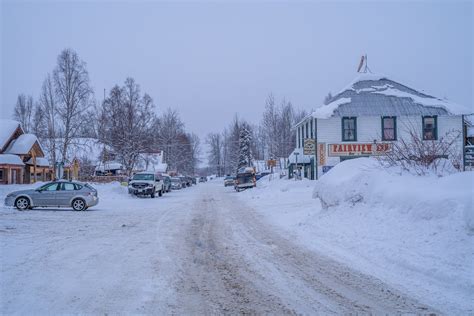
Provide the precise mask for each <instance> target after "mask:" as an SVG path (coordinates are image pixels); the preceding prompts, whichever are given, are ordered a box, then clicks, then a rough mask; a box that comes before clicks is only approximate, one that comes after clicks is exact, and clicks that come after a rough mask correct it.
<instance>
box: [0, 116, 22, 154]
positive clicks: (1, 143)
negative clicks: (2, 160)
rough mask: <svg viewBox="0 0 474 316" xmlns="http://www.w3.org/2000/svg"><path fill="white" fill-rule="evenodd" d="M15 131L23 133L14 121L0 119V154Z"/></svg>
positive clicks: (18, 124)
mask: <svg viewBox="0 0 474 316" xmlns="http://www.w3.org/2000/svg"><path fill="white" fill-rule="evenodd" d="M17 129H20V131H21V133H23V129H22V128H21V126H20V123H19V122H17V121H14V120H8V119H0V152H1V151H2V150H4V149H5V147H7V145H8V141H9V140H10V139H11V138H12V136H13V134H14V133H15V131H16V130H17Z"/></svg>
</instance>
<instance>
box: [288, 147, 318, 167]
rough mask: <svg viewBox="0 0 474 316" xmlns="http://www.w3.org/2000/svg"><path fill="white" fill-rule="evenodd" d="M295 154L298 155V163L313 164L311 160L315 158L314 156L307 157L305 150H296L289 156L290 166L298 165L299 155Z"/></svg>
mask: <svg viewBox="0 0 474 316" xmlns="http://www.w3.org/2000/svg"><path fill="white" fill-rule="evenodd" d="M295 153H298V163H311V158H313V157H314V156H313V155H305V154H304V151H303V148H295V149H294V150H293V151H292V152H291V154H290V155H289V156H288V160H289V162H290V164H293V163H296V159H297V158H296V156H297V155H295Z"/></svg>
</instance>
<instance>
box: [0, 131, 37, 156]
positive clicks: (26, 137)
mask: <svg viewBox="0 0 474 316" xmlns="http://www.w3.org/2000/svg"><path fill="white" fill-rule="evenodd" d="M37 141H38V138H36V136H35V135H33V134H22V135H20V137H18V138H17V139H15V140H13V141H12V142H11V144H10V145H9V146H8V148H7V149H6V150H5V153H6V154H15V155H24V154H27V153H28V152H29V151H30V150H31V147H33V145H34V144H35V142H37ZM38 144H39V142H38ZM40 147H41V145H40ZM41 150H43V149H41ZM43 152H44V151H43Z"/></svg>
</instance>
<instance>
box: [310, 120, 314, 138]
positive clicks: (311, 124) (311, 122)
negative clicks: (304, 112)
mask: <svg viewBox="0 0 474 316" xmlns="http://www.w3.org/2000/svg"><path fill="white" fill-rule="evenodd" d="M310 129H311V138H314V130H313V119H311V121H310Z"/></svg>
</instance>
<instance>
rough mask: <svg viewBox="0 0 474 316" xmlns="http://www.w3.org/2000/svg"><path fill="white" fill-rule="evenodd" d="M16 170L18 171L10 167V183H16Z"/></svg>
mask: <svg viewBox="0 0 474 316" xmlns="http://www.w3.org/2000/svg"><path fill="white" fill-rule="evenodd" d="M17 172H18V171H17V170H16V169H12V172H11V181H10V183H11V184H16V176H17Z"/></svg>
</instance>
